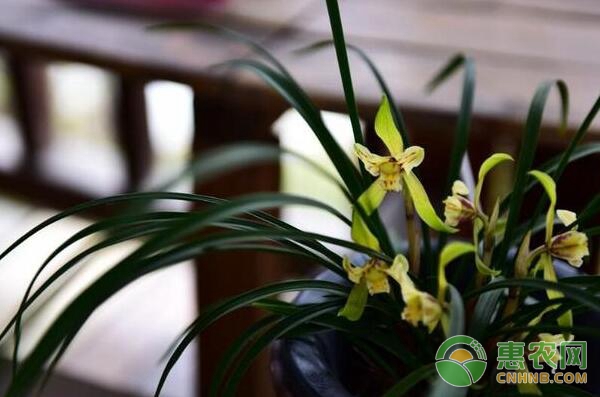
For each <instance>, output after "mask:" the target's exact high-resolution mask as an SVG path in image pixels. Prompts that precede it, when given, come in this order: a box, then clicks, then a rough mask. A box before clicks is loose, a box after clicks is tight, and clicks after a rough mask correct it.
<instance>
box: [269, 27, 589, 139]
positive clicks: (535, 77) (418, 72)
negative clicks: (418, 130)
mask: <svg viewBox="0 0 600 397" xmlns="http://www.w3.org/2000/svg"><path fill="white" fill-rule="evenodd" d="M323 37H324V36H317V35H308V34H307V35H302V34H297V35H296V36H295V37H294V39H295V40H296V41H295V42H294V41H293V40H292V38H286V39H285V40H281V41H279V42H272V43H271V48H272V49H273V50H274V52H275V54H276V55H277V56H278V57H279V58H281V59H282V61H283V62H284V63H285V64H286V65H287V66H288V67H289V68H290V69H291V72H292V74H293V75H294V76H295V77H296V78H297V79H298V80H299V81H300V83H301V85H302V86H303V87H304V88H305V89H306V91H307V92H309V93H310V94H311V96H313V97H315V98H317V99H319V98H322V97H328V96H329V97H332V98H335V97H339V96H341V95H342V90H341V83H340V78H339V74H338V70H337V66H336V63H335V55H334V53H333V50H332V49H325V50H321V51H319V52H316V53H314V54H309V55H305V56H298V55H295V54H294V53H293V51H294V50H297V49H298V48H301V47H303V46H306V45H308V44H310V43H312V42H314V41H315V40H318V39H320V38H323ZM356 44H358V45H359V46H360V47H362V48H364V49H365V50H366V51H367V53H368V54H369V55H370V56H371V58H372V59H373V61H374V62H375V63H376V64H377V65H378V67H379V68H380V70H381V72H382V74H383V75H384V77H385V78H386V80H387V82H388V84H389V86H390V88H391V90H392V92H393V93H394V94H395V95H396V97H397V99H398V100H399V101H400V103H401V105H403V107H404V108H414V109H421V110H422V111H423V113H430V114H432V113H436V112H437V113H440V112H441V113H448V112H455V111H456V110H457V109H458V107H459V104H460V100H459V98H460V90H461V79H460V78H454V79H453V80H452V81H451V82H449V83H447V84H445V85H444V86H442V87H440V88H439V90H437V91H436V92H435V93H433V94H428V93H427V92H426V91H425V85H426V83H427V82H428V81H429V80H430V79H431V78H432V77H433V75H434V74H435V73H436V71H437V70H438V69H439V68H440V67H441V66H442V65H443V64H444V63H445V62H446V60H447V59H448V57H450V56H451V55H452V52H451V51H449V50H446V51H439V52H437V53H434V54H432V53H430V52H422V51H419V50H418V49H416V48H414V47H410V46H408V47H404V46H391V45H388V44H387V43H379V42H373V41H370V40H364V41H356ZM476 62H477V87H476V96H475V104H474V106H475V110H476V117H483V118H487V119H494V120H503V121H504V122H513V123H515V124H514V127H516V126H518V125H520V124H522V123H523V122H524V120H525V117H526V114H527V109H528V106H529V103H530V100H531V98H532V96H533V93H534V90H535V88H536V86H537V85H538V84H539V83H541V82H542V81H544V80H546V79H553V78H556V77H557V76H560V77H561V78H564V79H565V80H566V82H567V83H568V84H569V87H570V89H571V98H570V99H571V109H570V114H571V116H570V121H571V126H572V127H576V126H577V125H578V124H579V123H580V122H581V121H582V120H583V118H584V117H585V115H586V114H587V112H588V111H589V109H590V108H591V106H592V104H593V103H594V101H595V99H596V97H597V95H598V94H599V93H600V74H599V73H596V72H593V73H592V72H590V73H581V72H580V71H577V70H572V69H562V68H560V67H558V68H557V67H551V66H548V67H547V68H543V67H538V66H539V65H535V66H534V67H523V66H522V65H521V64H513V63H510V62H502V61H501V60H498V62H490V61H482V62H479V61H478V59H476ZM314 65H322V66H320V67H319V68H317V69H315V68H314ZM351 67H352V72H353V75H354V86H355V90H356V92H357V96H358V98H359V99H360V104H361V109H362V111H363V112H364V116H365V117H366V116H368V110H369V107H372V106H374V105H376V104H377V103H378V101H379V99H380V96H381V91H380V90H379V88H378V87H377V84H376V82H375V80H374V79H373V77H372V75H371V73H370V71H369V70H368V68H367V67H366V66H365V65H364V63H363V62H362V61H361V60H360V59H358V58H357V57H354V56H351ZM593 87H598V89H593ZM558 114H559V112H558V101H557V100H556V96H553V97H552V98H551V100H550V101H549V106H548V108H547V111H546V113H545V123H546V124H548V125H556V121H557V120H558ZM593 129H594V130H600V121H599V120H596V121H595V123H594V124H593ZM520 132H521V131H520V130H518V129H515V131H514V133H515V134H518V133H520Z"/></svg>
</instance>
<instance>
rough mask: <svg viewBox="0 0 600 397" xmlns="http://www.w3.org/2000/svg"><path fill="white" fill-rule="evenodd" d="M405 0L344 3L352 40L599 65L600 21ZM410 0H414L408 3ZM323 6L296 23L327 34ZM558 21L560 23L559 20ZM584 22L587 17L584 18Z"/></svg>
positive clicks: (300, 26) (298, 26)
mask: <svg viewBox="0 0 600 397" xmlns="http://www.w3.org/2000/svg"><path fill="white" fill-rule="evenodd" d="M428 3H432V2H426V3H425V4H421V3H411V2H408V3H405V2H389V1H381V0H378V1H370V2H368V3H365V2H361V1H347V2H343V3H341V8H342V17H343V19H344V22H345V26H346V32H347V34H348V37H349V40H354V39H356V38H369V39H373V40H380V41H386V42H408V43H414V44H420V45H424V46H437V47H445V48H448V49H449V50H451V51H464V52H467V53H471V52H473V51H477V52H478V53H481V54H487V53H496V54H502V55H503V56H506V57H519V58H522V59H527V60H528V59H540V60H544V61H545V62H552V63H562V64H565V63H569V64H571V65H572V64H581V65H584V66H587V67H597V66H598V65H600V58H598V56H597V54H598V53H599V52H600V24H598V23H582V21H573V20H561V19H560V18H544V19H533V18H532V17H531V16H530V15H528V14H525V15H523V14H521V13H511V14H510V15H509V16H510V17H507V15H505V13H504V11H503V8H502V7H481V6H479V5H478V4H480V2H478V3H473V4H472V5H471V6H469V7H460V8H458V9H453V8H451V7H445V8H443V11H444V12H435V9H436V8H440V7H444V6H443V4H444V3H443V2H433V4H428ZM406 4H412V6H409V5H406ZM323 9H324V6H322V7H321V9H315V10H314V13H313V14H312V15H307V16H305V18H296V19H294V20H293V23H294V26H295V27H296V28H297V29H301V30H306V31H314V32H318V33H321V34H329V31H330V28H329V21H328V17H327V15H326V13H325V12H324V10H323ZM557 22H559V23H557ZM584 22H585V21H584Z"/></svg>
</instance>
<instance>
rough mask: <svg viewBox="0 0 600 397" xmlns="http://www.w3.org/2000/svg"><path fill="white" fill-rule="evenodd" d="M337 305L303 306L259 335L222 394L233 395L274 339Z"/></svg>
mask: <svg viewBox="0 0 600 397" xmlns="http://www.w3.org/2000/svg"><path fill="white" fill-rule="evenodd" d="M337 306H338V305H337V303H336V302H325V303H321V304H314V305H307V307H305V308H303V309H302V310H301V311H299V312H298V313H297V314H295V315H293V316H289V317H286V318H283V319H282V320H281V321H279V322H278V323H277V324H276V325H275V326H273V327H272V328H270V329H269V330H267V332H265V333H264V334H263V335H261V336H260V337H259V338H258V340H257V341H256V342H255V343H254V344H253V345H252V346H251V347H250V348H249V349H248V350H247V351H246V352H245V354H244V355H243V357H242V358H241V359H240V361H239V362H238V365H237V367H236V368H235V369H234V370H233V371H232V374H231V376H230V378H229V379H228V381H227V385H226V387H225V391H224V392H223V396H225V397H231V396H234V395H235V392H236V389H237V386H238V384H239V382H240V380H241V378H242V376H243V374H244V373H246V371H247V370H248V368H249V367H250V365H251V364H252V362H253V361H254V359H255V358H256V357H257V356H258V354H259V353H260V352H262V351H263V350H264V349H265V348H266V347H268V346H269V345H270V344H271V343H272V342H273V341H274V340H276V339H278V338H280V337H282V336H284V335H285V334H286V333H287V332H290V331H293V330H294V328H296V327H298V326H301V325H303V324H305V323H306V322H308V321H311V320H313V319H315V318H317V317H319V316H322V315H323V314H327V313H329V312H331V311H334V310H336V309H337Z"/></svg>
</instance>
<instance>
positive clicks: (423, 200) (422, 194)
mask: <svg viewBox="0 0 600 397" xmlns="http://www.w3.org/2000/svg"><path fill="white" fill-rule="evenodd" d="M402 177H403V178H404V183H405V184H406V187H407V188H408V191H409V193H410V196H411V197H412V199H413V202H414V204H415V210H416V211H417V214H419V217H420V218H421V219H422V220H423V221H424V222H425V223H426V224H427V225H428V226H429V227H431V228H432V229H435V230H437V231H438V232H445V233H454V232H456V230H457V229H455V228H453V227H450V226H448V225H446V224H445V223H444V221H442V220H441V219H440V218H439V217H438V216H437V214H436V213H435V210H434V209H433V206H432V205H431V202H430V201H429V197H427V192H426V191H425V188H424V187H423V185H422V184H421V182H420V181H419V179H418V178H417V177H416V176H415V175H414V174H413V173H412V172H403V173H402Z"/></svg>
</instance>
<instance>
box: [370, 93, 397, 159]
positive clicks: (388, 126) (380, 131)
mask: <svg viewBox="0 0 600 397" xmlns="http://www.w3.org/2000/svg"><path fill="white" fill-rule="evenodd" d="M375 132H376V133H377V136H379V138H380V139H381V140H382V141H383V143H384V144H385V146H386V147H387V148H388V150H389V151H390V154H391V155H392V156H393V157H396V158H397V157H398V156H400V154H401V153H402V151H403V150H404V143H403V142H402V136H401V135H400V131H398V129H397V128H396V124H395V123H394V118H393V117H392V110H391V108H390V102H389V101H388V98H387V97H386V96H383V98H382V100H381V104H380V105H379V110H377V115H376V116H375Z"/></svg>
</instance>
